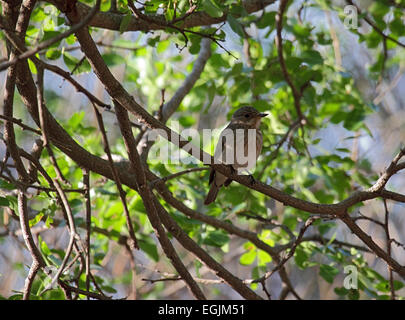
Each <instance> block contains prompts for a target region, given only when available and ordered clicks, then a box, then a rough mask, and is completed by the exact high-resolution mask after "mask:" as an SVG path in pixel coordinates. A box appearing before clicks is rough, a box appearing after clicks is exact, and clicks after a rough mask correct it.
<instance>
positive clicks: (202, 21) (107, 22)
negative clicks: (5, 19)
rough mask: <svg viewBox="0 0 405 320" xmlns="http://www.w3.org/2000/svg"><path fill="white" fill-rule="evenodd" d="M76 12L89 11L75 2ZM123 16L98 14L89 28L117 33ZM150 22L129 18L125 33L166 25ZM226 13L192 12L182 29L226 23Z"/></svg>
mask: <svg viewBox="0 0 405 320" xmlns="http://www.w3.org/2000/svg"><path fill="white" fill-rule="evenodd" d="M46 2H49V3H52V4H53V5H55V6H56V7H58V9H59V10H61V11H62V12H66V10H68V8H67V7H66V3H65V1H63V0H46ZM274 2H276V1H275V0H244V1H242V5H243V7H244V9H245V10H246V12H247V13H252V12H256V11H259V10H262V9H264V8H265V7H266V6H268V5H270V4H272V3H274ZM76 8H77V12H78V14H79V15H81V16H84V15H86V14H88V12H89V11H90V10H91V9H90V7H89V6H88V5H86V4H84V3H81V2H77V5H76ZM124 17H125V15H124V14H121V13H114V12H111V11H110V12H98V13H97V14H96V15H95V16H94V17H93V18H92V19H91V21H90V23H89V26H91V27H98V28H103V29H109V30H115V31H119V30H120V26H121V24H122V20H123V19H124ZM150 17H151V20H154V21H156V23H150V22H149V21H145V20H142V19H137V18H136V17H135V16H133V17H131V18H130V20H129V23H128V26H127V28H126V31H151V30H164V29H165V27H164V25H165V24H167V21H166V18H165V16H164V15H162V14H157V15H151V16H150ZM226 18H227V13H224V14H223V15H222V16H221V17H219V18H214V17H211V16H210V15H208V14H207V13H205V12H203V11H194V12H192V13H191V14H189V15H188V16H187V17H186V18H185V19H184V20H183V21H182V25H181V27H182V28H192V27H198V26H207V25H212V24H217V23H221V22H224V21H226ZM172 23H173V22H172Z"/></svg>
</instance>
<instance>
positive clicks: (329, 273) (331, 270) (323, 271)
mask: <svg viewBox="0 0 405 320" xmlns="http://www.w3.org/2000/svg"><path fill="white" fill-rule="evenodd" d="M338 274H339V269H337V268H335V267H332V266H329V265H327V264H321V266H320V269H319V275H320V276H321V277H322V278H324V279H325V280H326V281H327V282H329V283H332V282H333V279H334V278H335V277H336V276H337V275H338Z"/></svg>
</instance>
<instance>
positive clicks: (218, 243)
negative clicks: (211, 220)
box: [203, 230, 229, 247]
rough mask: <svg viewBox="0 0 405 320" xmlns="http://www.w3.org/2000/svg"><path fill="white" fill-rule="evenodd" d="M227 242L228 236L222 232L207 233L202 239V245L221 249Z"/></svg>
mask: <svg viewBox="0 0 405 320" xmlns="http://www.w3.org/2000/svg"><path fill="white" fill-rule="evenodd" d="M228 241H229V235H228V234H227V233H226V232H224V231H222V230H215V231H211V232H208V234H207V236H206V237H205V238H204V239H203V243H204V244H206V245H209V246H214V247H222V246H223V245H224V244H226V243H228Z"/></svg>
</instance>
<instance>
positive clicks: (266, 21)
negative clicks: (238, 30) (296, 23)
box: [257, 11, 277, 29]
mask: <svg viewBox="0 0 405 320" xmlns="http://www.w3.org/2000/svg"><path fill="white" fill-rule="evenodd" d="M276 15H277V12H276V11H270V12H265V13H264V15H263V17H262V18H261V19H260V20H259V21H258V22H257V27H258V28H259V29H264V28H266V27H272V28H273V27H274V26H275V22H276Z"/></svg>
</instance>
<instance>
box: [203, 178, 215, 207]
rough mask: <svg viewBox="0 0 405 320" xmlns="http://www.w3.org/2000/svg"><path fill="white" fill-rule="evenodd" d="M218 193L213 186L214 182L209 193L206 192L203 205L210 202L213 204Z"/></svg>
mask: <svg viewBox="0 0 405 320" xmlns="http://www.w3.org/2000/svg"><path fill="white" fill-rule="evenodd" d="M218 191H219V187H218V186H217V185H216V184H215V182H214V183H213V184H212V185H211V188H210V191H208V194H207V197H206V198H205V201H204V204H205V205H208V204H210V203H211V202H214V201H215V199H216V198H217V195H218Z"/></svg>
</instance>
